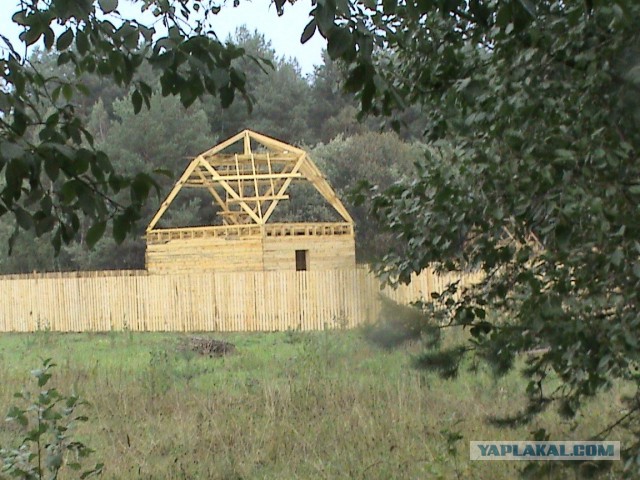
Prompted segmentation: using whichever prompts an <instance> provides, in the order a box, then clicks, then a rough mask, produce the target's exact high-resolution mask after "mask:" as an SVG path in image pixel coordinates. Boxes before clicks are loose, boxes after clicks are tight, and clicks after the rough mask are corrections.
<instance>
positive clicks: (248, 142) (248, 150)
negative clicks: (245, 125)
mask: <svg viewBox="0 0 640 480" xmlns="http://www.w3.org/2000/svg"><path fill="white" fill-rule="evenodd" d="M244 154H245V155H251V138H249V130H245V131H244ZM236 158H237V157H236ZM251 161H252V162H253V156H252V157H251Z"/></svg>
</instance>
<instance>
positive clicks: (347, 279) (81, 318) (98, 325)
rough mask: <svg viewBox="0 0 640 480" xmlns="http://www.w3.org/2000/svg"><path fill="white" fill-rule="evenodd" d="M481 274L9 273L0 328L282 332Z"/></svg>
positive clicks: (368, 314) (354, 318) (338, 322)
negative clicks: (394, 283)
mask: <svg viewBox="0 0 640 480" xmlns="http://www.w3.org/2000/svg"><path fill="white" fill-rule="evenodd" d="M478 278H479V276H478V274H465V275H447V276H440V275H436V274H435V273H434V272H433V271H430V270H426V271H424V272H423V273H422V274H421V275H419V276H415V278H413V280H412V282H411V284H410V285H407V286H400V287H398V288H397V289H395V290H394V289H391V288H390V287H385V288H384V289H382V290H381V288H380V282H379V280H378V279H377V278H376V276H375V275H374V274H372V273H371V272H370V271H369V269H368V268H367V267H358V268H355V269H344V270H326V271H307V272H239V273H190V274H171V275H153V274H149V273H148V272H146V271H131V270H127V271H105V272H73V273H45V274H32V275H7V276H0V294H1V295H2V303H1V304H0V332H33V331H37V330H52V331H62V332H81V331H110V330H131V331H275V330H279V331H282V330H287V329H294V330H295V329H299V330H322V329H325V328H337V327H354V326H356V325H359V324H362V323H365V322H370V321H372V320H374V319H375V318H376V317H377V315H378V313H379V311H380V294H381V293H382V294H384V295H387V296H389V297H391V298H392V299H394V300H396V301H398V302H401V303H408V302H411V301H414V300H418V299H420V298H425V299H429V298H430V294H431V292H435V291H442V290H443V289H444V288H446V286H447V284H448V283H449V282H450V281H453V280H461V283H462V284H471V283H473V282H475V281H477V280H478Z"/></svg>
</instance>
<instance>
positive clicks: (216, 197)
mask: <svg viewBox="0 0 640 480" xmlns="http://www.w3.org/2000/svg"><path fill="white" fill-rule="evenodd" d="M196 170H197V172H198V175H200V177H201V178H202V180H203V181H206V178H205V176H204V174H203V173H202V171H201V170H200V169H199V168H197V169H196ZM207 190H209V193H210V194H211V196H212V197H213V198H214V200H215V201H216V202H217V204H218V205H219V206H220V208H222V211H224V212H228V211H229V207H227V204H226V203H225V201H224V200H222V197H220V194H218V192H216V189H215V188H213V187H212V186H210V185H207Z"/></svg>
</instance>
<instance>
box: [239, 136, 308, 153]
mask: <svg viewBox="0 0 640 480" xmlns="http://www.w3.org/2000/svg"><path fill="white" fill-rule="evenodd" d="M247 132H249V136H250V137H251V138H253V139H254V140H255V141H257V142H258V143H261V144H262V145H264V146H265V147H268V148H273V149H275V150H283V151H289V152H296V153H298V154H303V153H306V152H305V151H304V150H302V149H300V148H296V147H294V146H293V145H288V144H286V143H284V142H281V141H280V140H276V139H275V138H271V137H267V136H266V135H262V134H260V133H256V132H253V131H251V130H247Z"/></svg>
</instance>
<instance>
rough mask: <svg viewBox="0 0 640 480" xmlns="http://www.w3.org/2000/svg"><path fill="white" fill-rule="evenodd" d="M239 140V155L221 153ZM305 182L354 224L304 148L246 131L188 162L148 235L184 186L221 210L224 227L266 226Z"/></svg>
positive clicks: (345, 219)
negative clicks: (203, 190)
mask: <svg viewBox="0 0 640 480" xmlns="http://www.w3.org/2000/svg"><path fill="white" fill-rule="evenodd" d="M239 142H242V143H241V144H240V145H241V153H231V152H228V151H226V152H225V150H226V149H227V148H229V147H232V146H233V145H235V144H237V143H239ZM252 142H255V144H254V145H257V146H258V149H257V151H256V149H252ZM232 152H233V150H232ZM235 152H238V150H235ZM303 180H306V181H308V182H309V183H311V184H312V185H313V186H314V187H315V189H316V190H317V191H318V192H319V193H320V195H321V196H322V197H323V198H324V199H325V200H326V201H327V202H328V203H329V204H330V205H331V206H332V207H333V208H334V210H335V211H336V212H337V213H338V214H339V215H340V216H341V217H342V219H343V220H344V221H345V222H346V223H348V224H353V219H352V217H351V215H349V212H348V211H347V209H346V208H345V207H344V205H343V204H342V202H341V201H340V199H339V198H338V196H337V195H336V193H335V192H334V190H333V189H332V188H331V186H330V185H329V183H328V182H327V180H326V178H325V177H324V175H323V174H322V173H321V172H320V170H319V169H318V167H317V166H316V164H315V163H314V162H313V161H312V160H311V159H310V158H309V156H308V155H307V153H306V152H305V151H304V150H302V149H300V148H297V147H294V146H291V145H287V144H286V143H283V142H281V141H279V140H276V139H273V138H270V137H267V136H265V135H262V134H259V133H255V132H252V131H250V130H244V131H242V132H240V133H238V134H236V135H234V136H232V137H231V138H229V139H227V140H225V141H223V142H222V143H220V144H219V145H216V146H215V147H213V148H211V149H210V150H207V151H206V152H204V153H202V154H200V155H198V156H197V157H196V158H195V159H194V160H193V161H192V162H191V163H190V164H189V166H188V167H187V169H186V170H185V171H184V173H183V174H182V176H181V177H180V179H179V180H178V182H177V183H176V185H175V186H174V187H173V189H172V190H171V192H170V193H169V195H168V196H167V198H166V199H165V201H164V202H163V203H162V205H161V206H160V209H159V210H158V212H157V213H156V214H155V215H154V217H153V219H152V220H151V223H150V224H149V226H148V228H147V232H150V231H152V230H154V228H155V226H156V225H157V223H158V221H159V220H160V218H161V217H162V215H163V214H164V213H165V212H166V210H167V209H168V208H169V206H170V205H171V203H172V202H173V200H174V199H175V197H176V195H177V194H178V192H179V191H180V190H181V189H182V188H183V187H194V188H206V189H207V191H209V193H210V194H211V196H212V197H213V199H214V201H215V204H217V205H218V206H219V207H220V211H219V212H218V214H219V215H221V216H222V218H223V222H224V223H225V224H226V225H228V224H232V225H242V224H251V223H254V224H257V225H265V224H266V223H267V221H268V220H269V218H270V217H271V215H272V214H273V212H274V211H275V209H276V208H277V206H278V203H279V202H280V201H282V200H287V199H289V195H287V190H288V188H289V186H290V185H291V183H292V182H293V181H303Z"/></svg>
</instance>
